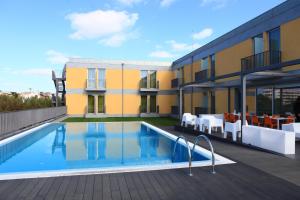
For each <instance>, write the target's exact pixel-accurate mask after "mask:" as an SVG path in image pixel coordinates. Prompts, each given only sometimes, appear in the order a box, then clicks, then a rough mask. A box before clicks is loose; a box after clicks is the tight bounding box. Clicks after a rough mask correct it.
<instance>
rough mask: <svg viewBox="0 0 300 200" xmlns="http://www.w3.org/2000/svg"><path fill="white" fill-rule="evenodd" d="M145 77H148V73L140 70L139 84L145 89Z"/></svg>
mask: <svg viewBox="0 0 300 200" xmlns="http://www.w3.org/2000/svg"><path fill="white" fill-rule="evenodd" d="M147 76H148V71H147V70H142V71H141V83H140V87H141V88H147Z"/></svg>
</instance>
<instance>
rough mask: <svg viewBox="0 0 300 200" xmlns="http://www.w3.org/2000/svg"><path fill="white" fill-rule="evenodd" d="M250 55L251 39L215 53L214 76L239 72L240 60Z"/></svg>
mask: <svg viewBox="0 0 300 200" xmlns="http://www.w3.org/2000/svg"><path fill="white" fill-rule="evenodd" d="M250 55H252V39H248V40H245V41H243V42H241V43H239V44H236V45H234V46H232V47H230V48H227V49H224V50H222V51H220V52H218V53H216V76H220V75H224V74H229V73H233V72H238V71H240V70H241V59H242V58H244V57H247V56H250Z"/></svg>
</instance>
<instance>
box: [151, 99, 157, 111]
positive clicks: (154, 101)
mask: <svg viewBox="0 0 300 200" xmlns="http://www.w3.org/2000/svg"><path fill="white" fill-rule="evenodd" d="M150 113H156V96H150Z"/></svg>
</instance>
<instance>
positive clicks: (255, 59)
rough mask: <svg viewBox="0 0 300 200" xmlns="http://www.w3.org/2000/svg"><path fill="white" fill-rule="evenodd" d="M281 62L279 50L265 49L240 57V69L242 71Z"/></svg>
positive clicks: (254, 69)
mask: <svg viewBox="0 0 300 200" xmlns="http://www.w3.org/2000/svg"><path fill="white" fill-rule="evenodd" d="M279 63H281V51H265V52H262V53H259V54H254V55H252V56H248V57H246V58H242V59H241V70H242V72H244V73H247V72H253V71H256V70H259V68H260V67H265V66H269V65H273V64H279Z"/></svg>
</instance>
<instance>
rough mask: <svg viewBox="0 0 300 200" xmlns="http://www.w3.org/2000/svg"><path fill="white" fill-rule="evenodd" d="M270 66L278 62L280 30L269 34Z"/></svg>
mask: <svg viewBox="0 0 300 200" xmlns="http://www.w3.org/2000/svg"><path fill="white" fill-rule="evenodd" d="M269 48H270V64H276V63H279V62H280V29H279V28H276V29H273V30H271V31H270V32H269Z"/></svg>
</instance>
